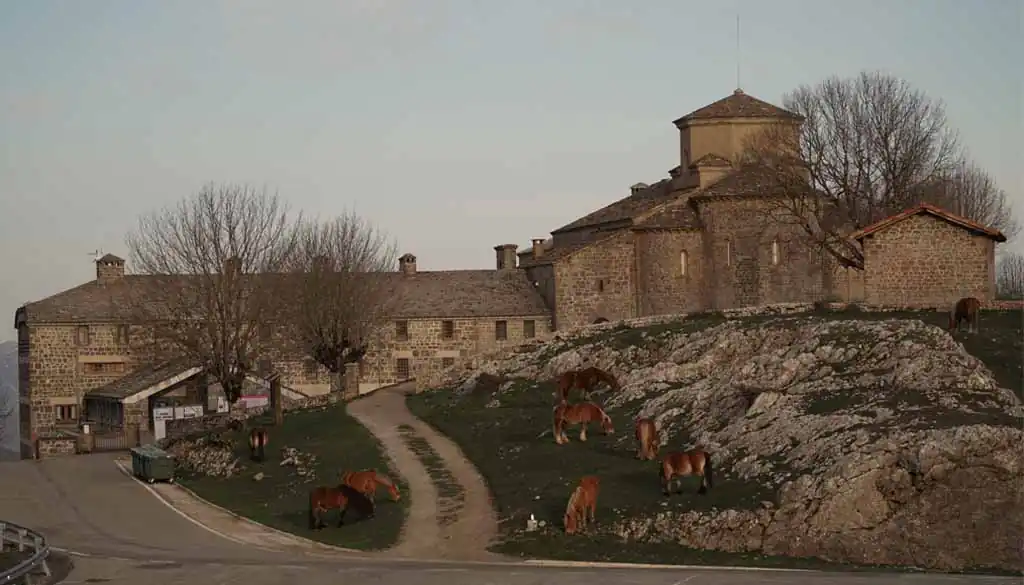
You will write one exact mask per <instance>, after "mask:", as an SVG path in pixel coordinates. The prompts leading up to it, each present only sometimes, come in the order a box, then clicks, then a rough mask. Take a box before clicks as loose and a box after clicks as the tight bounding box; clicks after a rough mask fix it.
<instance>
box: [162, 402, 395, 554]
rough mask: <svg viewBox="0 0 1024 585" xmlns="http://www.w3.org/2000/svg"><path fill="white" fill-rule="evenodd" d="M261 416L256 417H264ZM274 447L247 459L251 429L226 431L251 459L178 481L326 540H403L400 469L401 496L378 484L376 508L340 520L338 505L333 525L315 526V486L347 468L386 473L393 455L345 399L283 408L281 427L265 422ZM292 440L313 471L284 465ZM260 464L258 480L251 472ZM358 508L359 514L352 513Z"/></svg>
mask: <svg viewBox="0 0 1024 585" xmlns="http://www.w3.org/2000/svg"><path fill="white" fill-rule="evenodd" d="M266 422H267V421H263V422H260V423H256V424H265V423H266ZM267 428H268V429H269V433H270V437H269V439H270V447H268V449H267V453H266V457H267V459H266V461H263V462H259V463H257V462H252V461H249V447H248V434H247V433H248V431H247V430H246V431H238V432H225V433H222V435H221V436H222V437H223V438H225V439H229V440H231V441H233V443H234V446H235V447H234V451H235V454H236V455H237V456H238V457H239V458H240V459H241V460H242V462H243V463H244V464H245V465H246V466H247V469H246V470H245V471H243V472H242V473H241V474H239V475H236V476H232V477H230V478H226V479H225V478H214V477H208V476H197V475H190V474H183V473H181V472H179V475H178V481H179V482H180V483H181V484H183V485H184V486H186V487H188V488H189V489H191V490H193V491H194V492H195V493H196V494H197V495H199V496H200V497H202V498H204V499H206V500H209V501H210V502H213V503H215V504H217V505H218V506H222V507H224V508H227V509H228V510H231V511H232V512H235V513H237V514H239V515H241V516H245V517H246V518H250V519H252V520H255V521H256V522H260V523H262V524H265V525H267V526H271V527H273V528H277V529H279V530H283V531H285V532H290V533H292V534H296V535H298V536H302V537H305V538H309V539H312V540H316V541H320V542H323V543H326V544H331V545H335V546H341V547H346V548H353V549H359V550H377V549H384V548H388V547H390V546H392V545H394V544H395V543H396V542H397V541H398V537H399V535H400V533H401V530H402V526H403V524H404V522H405V517H406V512H407V509H408V505H409V498H408V497H407V491H408V490H407V489H406V485H405V483H404V481H403V480H402V478H401V477H395V476H393V475H390V476H391V477H392V479H393V480H394V481H395V483H396V484H397V485H398V486H399V489H400V490H401V491H402V494H403V496H404V497H402V499H401V500H400V501H399V502H397V503H396V502H392V501H391V498H390V497H389V496H387V495H386V493H384V491H383V490H381V491H380V492H379V495H378V496H377V497H376V502H377V512H376V516H375V517H374V518H372V519H368V520H359V521H355V522H353V521H352V520H350V519H349V517H348V516H347V517H346V524H345V526H343V527H341V528H337V527H335V522H336V514H337V512H336V511H334V512H331V513H329V515H328V518H327V523H328V525H329V527H328V528H324V529H322V530H310V529H309V520H308V509H309V499H308V494H309V491H310V490H312V489H313V488H314V487H316V486H320V485H337V484H338V483H339V478H340V474H341V473H342V472H343V471H345V470H353V471H355V470H361V469H368V468H376V469H377V470H379V471H381V472H385V473H387V469H388V466H387V460H386V457H385V455H384V453H383V449H382V447H381V445H380V443H379V442H378V441H377V439H376V437H374V436H373V435H372V434H371V433H370V431H368V430H367V429H366V428H365V427H363V426H362V425H361V424H359V423H358V422H357V421H356V420H355V419H354V418H352V417H351V416H349V415H348V413H347V412H346V411H345V406H344V404H336V405H330V406H327V407H324V408H318V409H310V410H299V411H292V412H288V413H285V416H284V424H283V425H282V426H281V427H273V426H269V427H267ZM284 447H294V448H295V449H298V450H299V452H301V453H303V454H307V453H308V454H313V455H315V456H316V458H317V459H316V461H315V462H314V464H313V466H312V470H313V471H314V474H315V479H313V480H312V481H309V480H308V478H304V477H300V476H298V475H297V474H296V473H295V468H293V467H289V466H281V465H280V463H281V459H282V457H281V450H282V449H283V448H284ZM258 472H262V473H263V474H264V477H263V478H262V479H261V480H259V481H257V480H255V479H254V478H253V476H254V475H255V474H256V473H258ZM352 516H357V515H352Z"/></svg>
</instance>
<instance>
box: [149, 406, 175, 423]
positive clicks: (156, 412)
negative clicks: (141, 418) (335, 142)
mask: <svg viewBox="0 0 1024 585" xmlns="http://www.w3.org/2000/svg"><path fill="white" fill-rule="evenodd" d="M173 419H174V409H173V408H171V407H169V406H165V407H162V408H154V409H153V421H154V422H156V421H161V420H173Z"/></svg>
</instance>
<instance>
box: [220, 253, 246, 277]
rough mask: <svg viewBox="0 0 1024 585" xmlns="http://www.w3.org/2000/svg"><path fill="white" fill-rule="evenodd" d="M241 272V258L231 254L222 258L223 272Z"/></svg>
mask: <svg viewBox="0 0 1024 585" xmlns="http://www.w3.org/2000/svg"><path fill="white" fill-rule="evenodd" d="M241 272H242V259H241V258H239V257H238V256H232V257H230V258H225V259H224V274H239V273H241Z"/></svg>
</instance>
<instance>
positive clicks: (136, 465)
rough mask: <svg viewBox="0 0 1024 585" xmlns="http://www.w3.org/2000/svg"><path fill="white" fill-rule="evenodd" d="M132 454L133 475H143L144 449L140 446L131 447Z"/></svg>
mask: <svg viewBox="0 0 1024 585" xmlns="http://www.w3.org/2000/svg"><path fill="white" fill-rule="evenodd" d="M130 451H131V454H132V475H134V476H135V477H142V450H141V449H140V448H139V447H132V448H131V450H130Z"/></svg>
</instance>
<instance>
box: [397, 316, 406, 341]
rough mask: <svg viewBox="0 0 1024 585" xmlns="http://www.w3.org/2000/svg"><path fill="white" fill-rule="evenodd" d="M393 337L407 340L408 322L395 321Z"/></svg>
mask: <svg viewBox="0 0 1024 585" xmlns="http://www.w3.org/2000/svg"><path fill="white" fill-rule="evenodd" d="M395 337H397V338H398V341H409V322H408V321H395Z"/></svg>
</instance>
